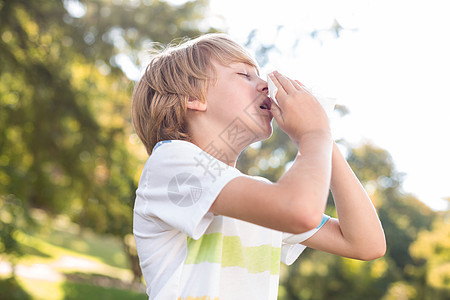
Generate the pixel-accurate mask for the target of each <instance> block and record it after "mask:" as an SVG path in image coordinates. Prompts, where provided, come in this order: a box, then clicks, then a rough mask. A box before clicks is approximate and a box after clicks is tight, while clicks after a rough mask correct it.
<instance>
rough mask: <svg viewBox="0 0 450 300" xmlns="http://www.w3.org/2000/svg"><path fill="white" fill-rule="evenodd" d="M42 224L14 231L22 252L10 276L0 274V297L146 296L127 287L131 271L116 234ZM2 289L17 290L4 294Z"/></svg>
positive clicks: (50, 299)
mask: <svg viewBox="0 0 450 300" xmlns="http://www.w3.org/2000/svg"><path fill="white" fill-rule="evenodd" d="M47 224H48V223H47ZM43 228H44V230H41V231H39V232H34V233H25V232H18V234H17V235H16V239H17V240H18V242H19V243H20V245H21V246H22V250H23V252H24V255H23V256H22V257H20V258H19V259H18V260H17V265H16V274H17V276H16V277H15V278H8V277H9V276H8V275H6V276H5V274H3V275H1V274H0V290H1V292H0V299H36V300H40V299H42V300H43V299H45V300H63V299H71V300H73V299H80V300H81V299H83V300H84V299H132V300H133V299H147V296H146V295H145V293H143V292H137V291H135V290H133V289H132V288H131V287H130V284H129V283H130V282H131V279H132V273H131V271H130V270H129V269H128V262H127V259H126V256H125V253H124V252H123V248H122V244H121V242H120V241H119V240H118V239H117V238H114V237H111V236H104V235H96V234H95V233H93V232H91V231H83V232H82V233H80V231H79V230H77V228H76V225H74V224H72V223H70V222H67V221H65V222H55V223H54V224H53V225H52V226H51V227H46V228H47V230H45V227H43ZM0 262H1V257H0ZM42 270H43V271H42ZM8 290H11V291H13V292H14V293H18V295H19V294H20V295H19V296H18V297H13V292H11V293H8V295H9V296H6V294H4V293H3V292H4V291H8ZM27 294H28V295H29V298H27V297H26V295H27ZM5 296H6V297H7V298H4V297H5Z"/></svg>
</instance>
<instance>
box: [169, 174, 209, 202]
mask: <svg viewBox="0 0 450 300" xmlns="http://www.w3.org/2000/svg"><path fill="white" fill-rule="evenodd" d="M202 191H203V190H202V185H201V182H200V180H199V179H198V178H197V176H195V175H193V174H190V173H180V174H178V175H175V176H174V177H172V179H171V180H170V181H169V186H168V189H167V193H168V196H169V199H170V201H172V203H173V204H175V205H177V206H181V207H188V206H191V205H194V204H195V203H196V202H197V201H198V200H199V199H200V197H201V195H202Z"/></svg>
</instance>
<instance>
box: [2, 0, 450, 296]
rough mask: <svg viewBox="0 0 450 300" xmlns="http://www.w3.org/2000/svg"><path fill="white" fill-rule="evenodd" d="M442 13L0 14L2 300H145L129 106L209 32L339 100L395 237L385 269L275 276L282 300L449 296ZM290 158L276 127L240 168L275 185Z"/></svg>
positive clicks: (55, 5)
mask: <svg viewBox="0 0 450 300" xmlns="http://www.w3.org/2000/svg"><path fill="white" fill-rule="evenodd" d="M446 4H447V3H446V1H434V0H432V1H384V0H383V1H369V0H364V1H287V0H283V1H277V2H276V3H275V1H265V0H264V1H262V0H261V1H235V0H232V1H219V0H210V1H207V0H198V1H181V0H171V1H157V0H94V1H87V0H84V1H78V0H63V1H59V0H54V1H50V0H48V1H44V0H33V1H32V0H15V1H12V0H10V1H8V0H0V299H46V300H47V299H146V298H147V297H146V295H145V292H144V290H145V286H144V284H143V281H142V278H141V273H140V269H139V265H138V260H137V256H136V250H135V246H134V239H133V236H132V208H133V204H134V197H135V190H136V188H137V183H138V180H139V177H140V173H141V171H142V168H143V165H144V163H145V160H146V159H147V155H146V152H145V149H144V147H143V145H142V144H141V143H140V141H139V140H138V138H137V136H136V134H135V133H134V132H133V129H132V126H131V122H130V121H131V120H130V99H131V93H132V90H133V87H134V83H135V81H136V80H137V79H138V78H139V76H140V74H141V72H142V69H143V68H144V67H145V63H146V62H147V61H148V58H149V53H148V51H149V50H151V49H153V48H154V47H158V46H157V43H160V44H163V45H164V44H167V43H169V42H171V41H172V40H174V39H180V38H184V37H196V36H198V35H200V34H202V33H207V32H226V33H228V34H230V35H231V36H232V37H233V38H234V39H236V40H237V41H238V42H240V43H241V44H243V45H245V46H246V47H247V48H248V49H249V50H250V51H251V52H252V53H253V54H254V55H255V57H256V59H257V61H258V62H259V64H260V66H261V70H262V74H263V75H264V76H265V74H266V73H267V72H269V71H271V70H274V69H277V70H279V71H281V72H284V73H286V74H288V75H290V76H291V77H294V78H297V79H299V80H300V81H302V82H303V83H304V84H306V85H307V86H310V87H311V88H312V89H313V91H314V92H316V93H317V94H320V95H324V96H330V97H335V98H337V103H338V105H337V107H336V110H335V114H334V115H333V117H332V129H333V134H334V137H335V139H336V140H337V141H338V142H339V145H340V147H341V148H342V150H343V151H344V152H345V153H346V157H347V160H348V161H349V163H350V164H351V166H352V167H353V169H354V171H355V173H356V174H357V176H358V177H359V178H360V180H361V182H362V183H363V185H364V186H365V188H366V189H367V191H368V193H369V195H370V197H371V199H372V201H373V202H374V204H375V206H376V207H377V210H378V212H379V215H380V218H381V221H382V223H383V226H384V229H385V232H386V238H387V243H388V250H387V254H386V255H385V256H384V257H383V258H380V259H377V260H375V261H371V262H360V261H356V260H350V259H346V258H341V257H337V256H333V255H330V254H326V253H321V252H319V251H313V250H310V249H308V250H307V251H306V252H305V253H304V254H302V256H301V258H300V259H299V260H298V261H297V262H296V263H295V264H294V265H293V266H290V267H289V268H287V267H285V266H284V265H282V273H281V280H280V281H281V282H280V291H279V299H282V300H287V299H319V300H321V299H323V300H325V299H327V300H328V299H339V300H340V299H342V300H344V299H345V300H349V299H350V300H351V299H355V300H356V299H382V300H394V299H401V300H407V299H417V300H422V299H430V300H431V299H432V300H435V299H437V300H440V299H450V214H449V203H450V175H449V174H450V173H449V167H450V158H449V156H448V153H450V142H449V141H450V139H449V136H450V135H449V131H450V123H449V118H448V113H449V110H450V106H449V103H450V92H449V89H448V82H449V80H450V71H449V70H450V58H449V55H448V53H450V21H449V20H450V19H449V18H448V16H447V13H446V10H445V8H446ZM295 153H296V148H295V146H294V145H293V144H291V143H290V141H289V139H288V137H287V136H286V135H285V134H284V133H282V132H281V131H280V130H279V129H278V127H277V126H276V124H274V134H273V136H272V137H271V138H270V139H268V140H266V141H264V142H262V143H256V144H253V145H251V146H250V147H248V149H246V151H245V152H244V153H243V154H242V155H241V157H240V159H239V161H238V168H239V169H240V170H241V171H243V172H244V173H248V174H251V175H261V176H265V177H267V178H269V179H271V180H273V181H276V180H277V179H278V178H279V177H280V176H281V174H282V173H283V172H284V171H285V169H286V168H288V167H289V165H290V162H291V161H292V160H293V159H294V157H295ZM328 204H329V205H328V206H327V213H328V214H329V215H332V216H336V212H335V209H334V206H333V200H332V198H331V196H330V199H329V203H328Z"/></svg>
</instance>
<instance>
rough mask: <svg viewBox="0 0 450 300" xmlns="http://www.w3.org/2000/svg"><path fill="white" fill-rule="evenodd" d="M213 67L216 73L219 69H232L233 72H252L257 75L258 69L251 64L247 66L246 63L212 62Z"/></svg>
mask: <svg viewBox="0 0 450 300" xmlns="http://www.w3.org/2000/svg"><path fill="white" fill-rule="evenodd" d="M213 67H214V69H216V71H219V69H233V70H242V71H244V70H245V71H247V72H253V73H256V74H258V75H259V69H258V68H257V66H254V65H252V64H249V63H247V62H232V63H228V64H226V63H221V62H217V61H213Z"/></svg>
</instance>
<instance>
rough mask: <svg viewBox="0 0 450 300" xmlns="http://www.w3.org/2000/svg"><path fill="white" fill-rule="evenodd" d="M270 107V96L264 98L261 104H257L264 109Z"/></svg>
mask: <svg viewBox="0 0 450 300" xmlns="http://www.w3.org/2000/svg"><path fill="white" fill-rule="evenodd" d="M271 107H272V101H271V100H270V98H266V99H264V101H263V103H261V105H260V106H259V108H260V109H264V110H269V111H270V108H271Z"/></svg>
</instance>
